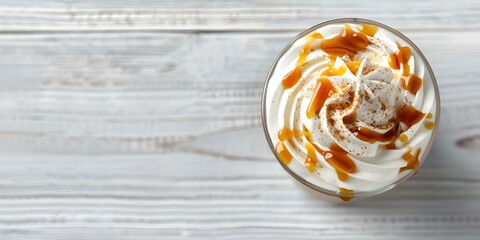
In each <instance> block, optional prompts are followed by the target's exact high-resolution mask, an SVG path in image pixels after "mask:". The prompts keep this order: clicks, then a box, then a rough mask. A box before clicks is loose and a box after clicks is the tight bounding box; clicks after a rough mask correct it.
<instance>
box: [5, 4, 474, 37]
mask: <svg viewBox="0 0 480 240" xmlns="http://www.w3.org/2000/svg"><path fill="white" fill-rule="evenodd" d="M478 8H479V3H478V1H474V0H464V1H461V3H460V2H456V1H440V2H438V1H415V0H407V1H380V2H379V1H374V0H364V1H362V2H361V3H358V2H355V1H350V0H337V1H331V0H330V1H313V0H308V1H302V3H301V4H299V3H298V1H292V0H286V1H272V0H268V1H238V0H236V1H207V0H202V1H153V0H143V1H138V0H130V1H108V0H104V1H52V0H50V1H43V2H41V3H39V2H37V1H32V0H26V1H15V0H6V1H3V2H2V7H0V30H2V31H39V30H51V31H59V30H60V31H71V30H89V31H90V30H102V29H108V30H112V29H117V30H121V29H129V30H132V29H157V30H191V31H212V30H213V31H218V30H220V31H232V30H233V31H238V30H241V31H268V30H270V31H272V30H273V31H283V30H285V29H295V30H300V29H304V28H306V27H307V26H310V25H313V24H316V23H319V22H322V21H325V20H329V19H333V18H340V17H362V18H371V19H374V20H378V21H382V22H384V23H386V24H391V25H392V26H393V27H396V28H399V29H401V30H406V29H417V30H422V31H424V30H427V31H432V30H435V29H437V30H438V29H443V30H459V29H478V28H479V27H480V25H479V24H480V22H479V18H480V17H479V14H478Z"/></svg>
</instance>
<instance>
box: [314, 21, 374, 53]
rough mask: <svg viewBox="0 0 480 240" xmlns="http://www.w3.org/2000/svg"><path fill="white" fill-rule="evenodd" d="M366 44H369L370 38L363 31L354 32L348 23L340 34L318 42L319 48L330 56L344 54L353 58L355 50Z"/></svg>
mask: <svg viewBox="0 0 480 240" xmlns="http://www.w3.org/2000/svg"><path fill="white" fill-rule="evenodd" d="M368 44H370V40H368V37H367V35H366V34H365V33H363V32H355V31H353V30H352V28H351V27H350V25H348V24H345V25H344V29H343V31H342V33H341V34H339V35H337V36H335V37H333V38H330V39H325V40H323V41H322V42H321V43H320V48H321V49H322V50H323V51H324V52H326V53H328V54H329V55H330V57H331V58H335V57H337V56H344V55H348V56H349V57H350V58H353V57H354V56H355V53H356V52H357V51H359V50H362V49H365V47H367V45H368Z"/></svg>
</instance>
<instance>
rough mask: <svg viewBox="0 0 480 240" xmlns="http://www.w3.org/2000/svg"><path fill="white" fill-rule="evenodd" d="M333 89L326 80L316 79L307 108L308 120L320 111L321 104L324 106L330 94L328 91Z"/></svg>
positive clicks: (322, 78)
mask: <svg viewBox="0 0 480 240" xmlns="http://www.w3.org/2000/svg"><path fill="white" fill-rule="evenodd" d="M333 89H334V87H333V85H332V83H331V82H330V80H328V78H325V77H320V78H319V79H318V81H317V85H316V86H315V90H314V91H313V96H312V99H310V103H309V104H308V108H307V117H308V118H309V119H311V118H312V117H313V116H314V115H315V114H316V113H318V112H319V111H320V109H322V107H323V104H325V101H326V100H327V98H328V96H329V94H330V91H331V90H333Z"/></svg>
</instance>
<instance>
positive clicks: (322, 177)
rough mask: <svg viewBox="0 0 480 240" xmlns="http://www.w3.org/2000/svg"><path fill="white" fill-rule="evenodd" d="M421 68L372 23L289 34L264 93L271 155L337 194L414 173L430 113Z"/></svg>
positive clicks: (432, 105)
mask: <svg viewBox="0 0 480 240" xmlns="http://www.w3.org/2000/svg"><path fill="white" fill-rule="evenodd" d="M366 30H368V31H366ZM313 36H314V37H313ZM349 38H350V40H349ZM349 41H350V42H349ZM336 42H337V43H338V44H337V43H336ZM332 44H333V45H332ZM335 44H337V45H335ZM352 44H353V45H352ZM425 71H426V68H425V65H424V63H423V62H422V59H421V58H420V56H419V54H418V53H417V52H415V51H414V50H413V49H410V47H409V45H408V43H407V42H405V41H403V40H402V39H401V38H399V37H398V36H396V35H395V34H393V33H391V32H389V31H387V30H385V29H382V28H379V29H377V27H375V26H369V25H359V24H358V25H357V24H345V25H341V24H333V25H328V26H324V27H321V28H319V29H316V30H315V31H313V32H312V33H310V34H308V35H307V36H305V37H304V38H302V39H299V40H297V41H296V42H294V43H293V45H292V47H291V48H290V49H289V50H287V51H286V52H285V54H284V55H283V56H282V57H281V58H280V59H279V60H278V62H277V65H276V67H275V69H274V70H273V73H272V74H271V78H270V80H269V83H268V86H267V88H266V93H264V94H266V103H265V104H266V106H265V107H266V121H267V122H266V123H267V126H268V128H267V129H268V134H269V135H270V139H272V144H274V145H276V146H277V148H276V150H277V155H278V157H279V158H280V159H281V160H282V161H283V163H284V164H285V165H286V166H287V167H288V168H289V169H290V170H292V171H293V172H294V173H295V174H297V175H299V176H301V177H302V178H303V179H305V180H306V181H308V182H310V183H312V184H314V185H316V186H318V187H320V188H323V189H326V190H330V191H334V192H338V193H339V195H342V194H344V195H352V194H353V193H358V192H369V191H375V190H379V189H381V188H384V187H387V186H389V185H391V184H392V183H395V182H396V181H398V180H399V179H401V178H403V177H404V176H406V175H407V174H409V173H410V172H411V171H416V170H417V168H418V167H419V165H420V164H421V161H423V159H424V158H423V155H424V154H425V153H426V151H422V149H423V150H426V149H427V148H428V146H429V144H430V140H431V138H432V136H433V131H432V127H429V126H434V122H435V121H436V119H437V116H436V112H435V111H436V106H437V102H436V100H437V99H438V96H437V95H436V92H435V89H434V85H433V81H432V79H431V78H430V75H429V74H425ZM292 79H293V81H292ZM286 81H290V82H289V83H286ZM282 83H283V84H282ZM432 124H433V125H432Z"/></svg>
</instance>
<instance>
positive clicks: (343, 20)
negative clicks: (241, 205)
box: [261, 18, 441, 197]
mask: <svg viewBox="0 0 480 240" xmlns="http://www.w3.org/2000/svg"><path fill="white" fill-rule="evenodd" d="M339 23H353V24H369V25H375V26H378V27H381V28H383V29H385V30H387V31H390V32H391V33H392V34H394V35H396V36H398V37H399V38H401V39H402V40H403V41H405V42H407V43H408V44H409V45H410V47H412V48H413V49H414V50H415V51H416V52H417V53H418V55H419V56H420V58H421V59H422V61H423V62H424V65H425V67H426V69H427V71H428V73H429V75H430V78H431V80H432V83H433V87H434V91H435V101H436V104H437V106H436V114H435V115H436V116H435V125H436V127H435V128H434V129H433V133H432V137H431V138H430V141H429V143H428V146H427V148H426V149H425V153H424V154H423V156H422V157H421V159H420V160H419V166H418V168H417V170H415V171H410V172H409V173H408V174H407V175H405V176H404V177H402V178H400V179H398V180H396V181H395V182H393V183H391V184H389V185H387V186H385V187H382V188H379V189H376V190H373V191H363V192H354V193H353V197H370V196H374V195H378V194H380V193H383V192H386V191H388V190H390V189H392V188H394V187H395V186H397V185H399V184H401V183H402V182H404V181H405V180H407V179H408V178H410V176H412V175H413V174H414V173H415V172H417V171H418V169H419V168H420V167H421V166H422V165H423V163H424V162H425V160H426V158H427V157H428V156H429V155H430V151H431V150H432V145H433V142H434V140H435V137H436V133H437V128H438V126H439V120H440V113H441V112H440V111H441V106H440V104H441V103H440V92H439V90H438V84H437V80H436V78H435V75H434V73H433V70H432V67H431V66H430V64H429V62H428V61H427V59H426V57H425V56H424V55H423V53H422V51H420V49H419V48H418V47H417V45H415V44H414V43H413V42H412V41H411V40H410V39H409V38H408V37H406V36H405V35H403V34H402V33H401V32H400V31H398V30H396V29H394V28H392V27H390V26H388V25H385V24H383V23H380V22H377V21H373V20H369V19H364V18H337V19H332V20H328V21H324V22H321V23H318V24H316V25H313V26H312V27H309V28H308V29H306V30H304V31H302V32H300V33H299V34H297V35H296V36H295V37H294V38H292V39H291V40H290V41H289V42H288V43H287V44H286V45H285V47H284V48H283V49H282V51H281V52H280V53H279V54H278V56H277V57H276V59H275V61H274V62H273V64H272V66H271V67H270V70H269V72H268V75H267V77H266V80H265V83H264V86H263V90H262V101H261V119H262V127H263V132H264V134H265V137H266V139H267V142H268V145H269V147H270V150H271V151H272V153H273V155H274V156H275V158H276V159H277V162H278V163H280V165H281V166H282V167H283V169H284V170H285V171H286V172H288V173H289V174H290V176H292V177H293V178H294V179H296V180H297V181H298V182H300V183H301V184H303V185H304V186H307V187H308V188H310V189H312V190H314V191H316V192H319V193H323V194H325V195H329V196H332V197H338V192H337V191H331V190H328V189H325V188H321V187H319V186H317V185H315V184H313V183H310V182H309V181H307V180H306V179H304V178H303V177H302V176H300V175H299V174H297V173H295V172H294V171H293V170H291V169H290V168H289V167H288V166H287V165H285V164H284V163H283V162H282V161H281V160H280V158H279V156H278V154H277V152H276V150H275V145H274V144H273V141H272V139H271V138H270V134H269V131H268V124H267V120H266V117H267V116H266V115H267V114H266V100H267V99H266V95H267V94H266V93H267V87H268V85H269V83H270V79H271V77H272V75H273V72H274V70H275V69H276V67H277V64H278V61H279V60H280V59H281V58H282V57H283V56H284V55H285V53H286V52H287V51H288V50H289V49H290V48H291V47H292V46H293V44H294V43H295V42H296V41H298V40H299V39H300V38H302V37H304V36H306V35H307V34H309V33H310V32H312V31H314V30H316V29H318V28H321V27H324V26H327V25H331V24H339Z"/></svg>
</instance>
